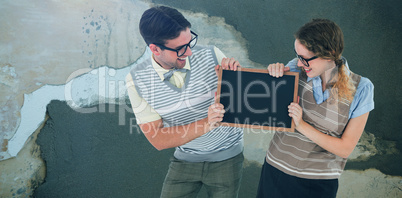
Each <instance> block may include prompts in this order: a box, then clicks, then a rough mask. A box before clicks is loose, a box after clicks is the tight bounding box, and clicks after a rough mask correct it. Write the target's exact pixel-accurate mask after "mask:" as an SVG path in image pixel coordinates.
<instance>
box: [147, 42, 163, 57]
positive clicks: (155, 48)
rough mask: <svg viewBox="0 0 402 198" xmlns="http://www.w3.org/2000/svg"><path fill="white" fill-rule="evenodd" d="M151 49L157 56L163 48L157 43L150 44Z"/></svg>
mask: <svg viewBox="0 0 402 198" xmlns="http://www.w3.org/2000/svg"><path fill="white" fill-rule="evenodd" d="M149 49H150V50H151V52H152V53H153V54H155V56H159V55H160V53H161V48H159V47H158V46H157V45H155V44H149Z"/></svg>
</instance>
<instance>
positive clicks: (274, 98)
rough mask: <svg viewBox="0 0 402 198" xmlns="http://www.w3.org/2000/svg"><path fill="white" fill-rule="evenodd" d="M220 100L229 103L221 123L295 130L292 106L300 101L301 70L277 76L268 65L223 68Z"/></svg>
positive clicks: (220, 82)
mask: <svg viewBox="0 0 402 198" xmlns="http://www.w3.org/2000/svg"><path fill="white" fill-rule="evenodd" d="M218 76H219V77H218V78H219V79H218V91H217V96H216V102H218V103H219V102H220V103H221V104H223V106H224V107H225V114H224V117H223V121H222V123H221V125H226V126H233V127H243V128H259V129H265V130H276V131H287V132H294V123H293V120H292V118H291V117H289V113H288V106H289V105H290V103H292V102H297V90H298V83H299V73H297V72H285V73H284V75H283V77H280V78H276V77H272V76H270V75H269V74H268V70H266V69H251V68H239V70H238V71H231V70H224V69H222V68H220V70H219V75H218Z"/></svg>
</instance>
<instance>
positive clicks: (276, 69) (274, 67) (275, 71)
mask: <svg viewBox="0 0 402 198" xmlns="http://www.w3.org/2000/svg"><path fill="white" fill-rule="evenodd" d="M267 69H268V72H269V75H271V76H273V77H277V78H279V77H282V76H283V73H284V72H287V71H289V70H290V68H289V67H285V65H284V64H282V63H273V64H269V65H268V67H267Z"/></svg>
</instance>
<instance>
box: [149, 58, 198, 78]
mask: <svg viewBox="0 0 402 198" xmlns="http://www.w3.org/2000/svg"><path fill="white" fill-rule="evenodd" d="M151 60H152V67H153V68H154V69H155V71H156V73H157V74H158V76H159V77H160V78H161V81H164V80H165V77H164V76H163V74H165V73H166V72H168V71H169V70H168V69H165V68H163V67H161V66H160V65H159V64H158V63H157V62H156V61H155V59H154V54H152V56H151ZM183 69H188V70H190V62H189V60H188V57H186V65H185V66H184V67H183Z"/></svg>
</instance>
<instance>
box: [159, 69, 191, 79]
mask: <svg viewBox="0 0 402 198" xmlns="http://www.w3.org/2000/svg"><path fill="white" fill-rule="evenodd" d="M177 71H179V72H186V71H187V69H172V70H169V71H168V72H166V73H164V74H163V77H164V78H165V80H169V79H170V78H171V77H172V76H173V73H174V72H177Z"/></svg>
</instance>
